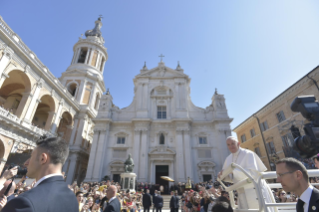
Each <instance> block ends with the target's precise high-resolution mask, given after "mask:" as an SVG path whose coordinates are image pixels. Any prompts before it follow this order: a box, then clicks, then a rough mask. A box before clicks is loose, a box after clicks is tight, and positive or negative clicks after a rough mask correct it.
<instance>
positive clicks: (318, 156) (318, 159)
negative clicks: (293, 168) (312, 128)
mask: <svg viewBox="0 0 319 212" xmlns="http://www.w3.org/2000/svg"><path fill="white" fill-rule="evenodd" d="M312 159H313V161H315V159H316V160H317V161H318V162H319V154H317V155H316V156H314V157H313V158H312Z"/></svg>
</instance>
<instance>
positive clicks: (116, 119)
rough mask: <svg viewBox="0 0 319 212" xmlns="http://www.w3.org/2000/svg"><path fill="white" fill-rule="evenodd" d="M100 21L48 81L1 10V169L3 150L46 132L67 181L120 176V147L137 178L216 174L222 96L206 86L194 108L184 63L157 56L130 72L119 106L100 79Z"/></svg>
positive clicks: (222, 148)
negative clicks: (65, 152)
mask: <svg viewBox="0 0 319 212" xmlns="http://www.w3.org/2000/svg"><path fill="white" fill-rule="evenodd" d="M101 27H102V22H101V19H98V20H97V21H96V22H95V27H94V28H93V29H92V30H87V31H86V33H85V37H84V38H83V37H80V38H79V40H78V42H76V44H75V45H74V47H73V52H74V55H73V58H72V62H71V65H70V66H69V67H67V68H66V71H65V72H63V73H62V76H61V77H60V78H56V77H55V76H54V75H53V74H52V73H51V72H50V70H49V69H48V68H47V67H46V66H45V65H44V64H43V63H42V62H41V61H40V60H39V59H38V58H37V56H36V54H35V53H34V52H32V51H31V50H30V49H29V48H28V47H27V46H26V45H25V44H24V42H23V41H22V39H21V38H20V37H19V36H18V35H17V34H16V33H15V32H14V31H13V30H12V29H11V28H10V27H9V26H8V25H7V24H6V22H5V21H4V20H3V19H2V17H1V16H0V120H1V122H0V158H1V165H0V170H2V168H3V167H4V165H5V163H6V161H7V159H8V156H9V154H10V153H18V152H23V151H25V150H28V149H33V148H34V147H35V140H36V139H37V138H38V137H39V136H41V135H43V134H46V135H47V136H61V137H63V138H64V139H65V141H66V142H68V143H69V147H70V154H69V157H68V159H67V161H66V163H65V165H64V166H63V171H64V172H65V173H66V175H67V178H66V181H67V182H68V183H72V182H73V181H75V180H76V181H79V182H80V181H83V180H85V181H99V180H101V179H103V178H104V177H105V176H108V177H109V178H111V179H114V180H119V174H120V173H122V172H123V171H124V169H123V163H124V161H125V160H126V158H127V156H128V154H131V155H132V157H133V159H134V162H135V167H134V170H133V171H134V172H135V173H136V174H137V181H138V182H151V183H164V182H162V181H161V178H160V176H170V177H172V178H173V179H175V180H176V181H180V182H186V180H187V177H190V178H191V179H192V180H193V181H195V182H198V181H203V180H209V179H212V178H215V177H216V175H217V173H218V171H219V170H220V169H221V167H222V164H223V162H224V160H225V158H226V156H227V155H228V154H229V151H228V149H227V146H226V143H225V138H226V137H227V136H229V135H230V134H231V130H230V125H229V124H230V122H231V121H232V119H231V118H229V117H228V114H227V109H226V105H225V99H224V96H223V95H221V94H219V93H218V92H217V91H215V92H212V94H213V97H212V102H211V105H209V106H208V107H206V108H205V109H204V108H199V107H196V106H195V105H194V104H193V103H192V102H191V99H190V87H189V86H190V78H189V77H188V76H187V75H186V74H185V73H184V70H183V69H182V68H181V67H180V65H179V64H178V66H177V68H176V69H173V68H170V67H167V66H165V63H164V62H163V61H161V62H160V63H159V64H158V66H157V67H154V68H152V69H148V68H147V67H146V65H144V67H143V68H142V69H141V70H140V72H139V73H137V75H136V77H135V78H134V86H135V88H134V99H133V102H132V103H131V105H129V106H128V107H126V108H122V109H120V108H118V107H117V106H115V105H114V104H113V97H112V96H111V94H110V92H109V91H106V89H105V85H104V80H103V72H104V65H105V62H107V59H108V53H107V49H106V48H105V46H104V43H105V42H104V39H103V36H102V33H101V30H100V28H101ZM70 59H71V58H70Z"/></svg>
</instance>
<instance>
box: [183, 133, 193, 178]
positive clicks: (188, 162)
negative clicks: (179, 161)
mask: <svg viewBox="0 0 319 212" xmlns="http://www.w3.org/2000/svg"><path fill="white" fill-rule="evenodd" d="M183 133H184V154H185V169H186V175H187V176H186V177H190V178H191V179H194V176H193V173H192V167H193V162H192V158H194V157H193V155H192V151H191V143H190V135H189V133H190V132H189V131H186V130H185V131H184V132H183Z"/></svg>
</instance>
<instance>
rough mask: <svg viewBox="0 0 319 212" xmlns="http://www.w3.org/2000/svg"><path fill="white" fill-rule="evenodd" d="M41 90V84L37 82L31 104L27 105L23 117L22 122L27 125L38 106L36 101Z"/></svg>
mask: <svg viewBox="0 0 319 212" xmlns="http://www.w3.org/2000/svg"><path fill="white" fill-rule="evenodd" d="M41 88H42V82H38V83H37V84H36V87H35V91H34V93H33V97H32V100H31V103H30V105H29V108H28V111H27V113H26V114H25V117H24V121H25V122H27V123H31V121H32V120H31V119H32V118H33V115H34V112H35V110H36V109H37V106H38V102H37V101H38V98H39V95H40V90H41Z"/></svg>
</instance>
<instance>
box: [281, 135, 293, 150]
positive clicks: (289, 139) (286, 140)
mask: <svg viewBox="0 0 319 212" xmlns="http://www.w3.org/2000/svg"><path fill="white" fill-rule="evenodd" d="M281 140H282V143H283V145H284V146H286V147H292V146H293V143H294V138H293V136H292V134H291V133H287V134H286V135H284V136H281Z"/></svg>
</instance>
